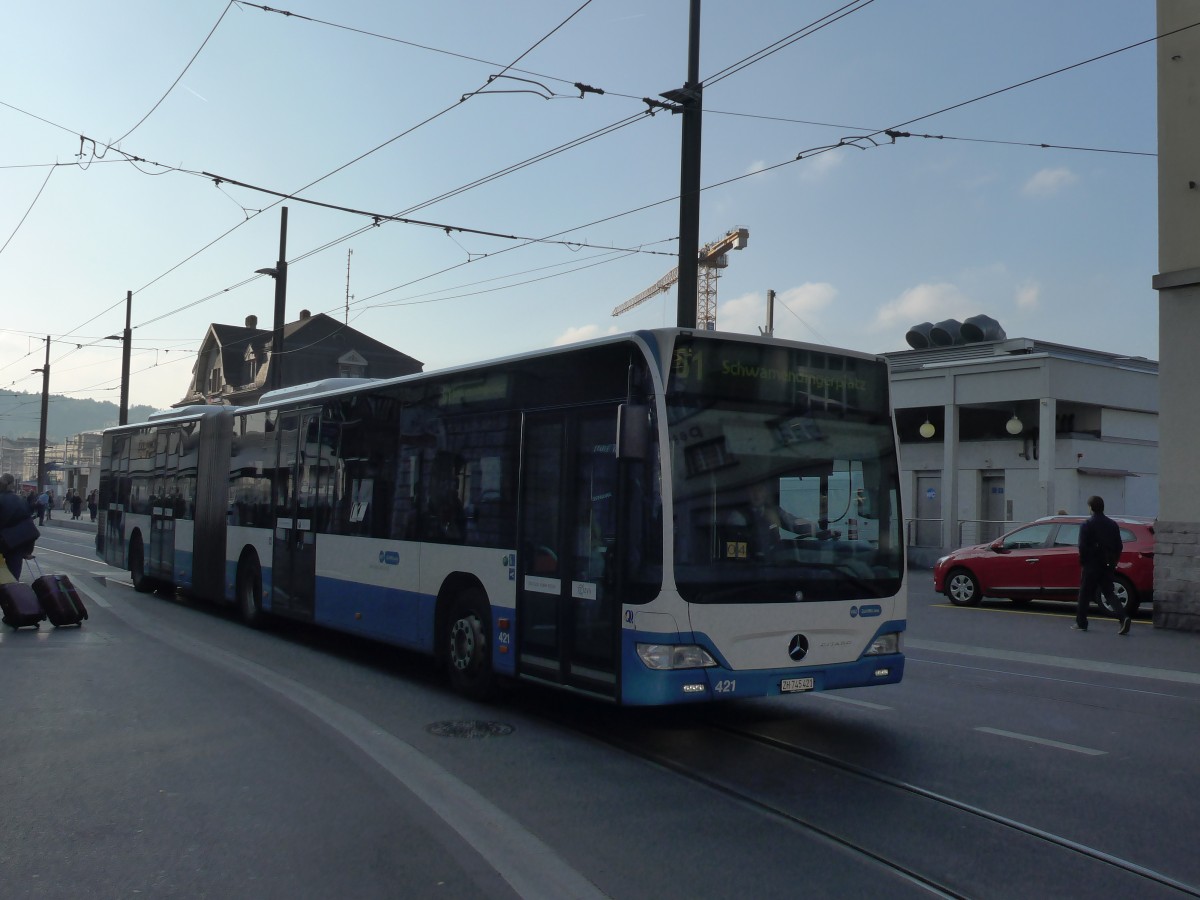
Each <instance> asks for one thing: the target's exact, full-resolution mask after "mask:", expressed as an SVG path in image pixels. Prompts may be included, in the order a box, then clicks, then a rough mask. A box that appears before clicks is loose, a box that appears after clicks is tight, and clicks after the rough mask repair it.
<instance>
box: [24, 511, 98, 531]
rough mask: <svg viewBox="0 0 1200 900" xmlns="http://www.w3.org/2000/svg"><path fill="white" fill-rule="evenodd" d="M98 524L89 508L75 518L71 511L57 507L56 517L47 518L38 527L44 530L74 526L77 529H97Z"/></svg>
mask: <svg viewBox="0 0 1200 900" xmlns="http://www.w3.org/2000/svg"><path fill="white" fill-rule="evenodd" d="M96 525H97V523H96V522H93V521H92V520H91V518H89V516H88V513H87V510H84V511H83V515H82V516H81V517H80V518H79V519H78V520H75V519H72V518H71V514H70V513H69V512H62V511H61V510H57V509H56V510H55V511H54V518H53V519H46V520H45V522H43V523H42V524H41V525H39V526H38V528H40V529H42V530H43V531H45V530H46V529H47V528H73V529H75V530H77V531H95V530H96Z"/></svg>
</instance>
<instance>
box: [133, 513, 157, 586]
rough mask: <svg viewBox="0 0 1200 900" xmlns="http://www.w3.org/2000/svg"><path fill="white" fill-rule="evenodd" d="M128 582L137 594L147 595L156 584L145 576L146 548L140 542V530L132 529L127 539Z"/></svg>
mask: <svg viewBox="0 0 1200 900" xmlns="http://www.w3.org/2000/svg"><path fill="white" fill-rule="evenodd" d="M128 559H129V580H130V581H132V582H133V589H134V590H135V591H137V592H138V593H139V594H149V593H150V592H151V591H153V590H154V589H155V588H157V587H158V583H157V582H156V581H155V580H154V579H153V578H150V577H148V576H147V575H146V547H145V544H144V543H143V542H142V532H141V529H134V532H133V534H132V535H130V537H129V556H128Z"/></svg>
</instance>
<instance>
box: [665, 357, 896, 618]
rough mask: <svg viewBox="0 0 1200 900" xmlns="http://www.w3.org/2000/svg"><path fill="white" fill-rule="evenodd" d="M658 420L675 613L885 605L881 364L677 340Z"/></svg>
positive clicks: (888, 501)
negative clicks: (666, 443) (685, 605)
mask: <svg viewBox="0 0 1200 900" xmlns="http://www.w3.org/2000/svg"><path fill="white" fill-rule="evenodd" d="M667 415H668V421H669V426H670V443H671V471H672V473H673V475H672V478H673V488H674V515H675V579H676V584H677V586H678V588H679V590H680V593H681V594H682V596H683V597H684V598H685V599H686V600H688V601H689V602H693V603H763V602H793V603H794V602H819V601H824V600H845V599H869V598H882V597H888V596H892V595H894V594H896V592H897V591H898V590H899V588H900V584H901V576H902V573H903V560H902V554H903V543H902V541H901V537H900V523H901V518H900V506H899V484H898V470H897V460H896V445H895V437H894V432H893V430H892V423H891V418H890V414H889V401H888V373H887V366H886V364H885V363H883V362H881V361H877V360H874V359H865V358H862V357H860V356H852V355H849V354H845V355H843V354H838V353H836V352H828V351H818V350H809V349H806V348H803V347H797V346H794V345H786V344H781V343H775V342H741V341H738V342H733V341H726V340H721V339H720V338H714V337H707V336H703V335H683V336H681V337H680V338H679V340H678V342H677V343H676V347H675V353H674V357H673V360H672V369H671V376H670V381H669V385H668V391H667Z"/></svg>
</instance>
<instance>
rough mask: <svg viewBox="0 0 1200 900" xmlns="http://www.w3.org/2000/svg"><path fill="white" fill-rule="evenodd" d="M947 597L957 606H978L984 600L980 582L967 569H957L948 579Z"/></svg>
mask: <svg viewBox="0 0 1200 900" xmlns="http://www.w3.org/2000/svg"><path fill="white" fill-rule="evenodd" d="M946 596H947V597H949V598H950V602H951V603H953V604H954V605H955V606H978V605H979V601H980V600H982V599H983V594H982V593H981V592H980V590H979V581H978V579H976V578H975V576H974V575H972V574H971V573H970V572H968V571H967V570H966V569H955V570H954V571H953V572H951V573H950V576H949V577H948V578H947V579H946Z"/></svg>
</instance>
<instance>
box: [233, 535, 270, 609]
mask: <svg viewBox="0 0 1200 900" xmlns="http://www.w3.org/2000/svg"><path fill="white" fill-rule="evenodd" d="M236 584H237V594H236V595H235V596H236V599H235V603H236V605H237V611H238V615H239V616H240V617H241V620H242V621H243V622H245V623H246V624H247V625H249V626H250V627H251V628H261V627H262V626H263V624H264V623H265V621H266V613H264V612H263V608H262V566H261V565H260V564H259V561H258V554H257V553H256V552H255V551H254V550H253V549H252V548H250V547H247V548H246V549H245V550H243V551H242V555H241V557H240V558H239V559H238V565H237V582H236Z"/></svg>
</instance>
